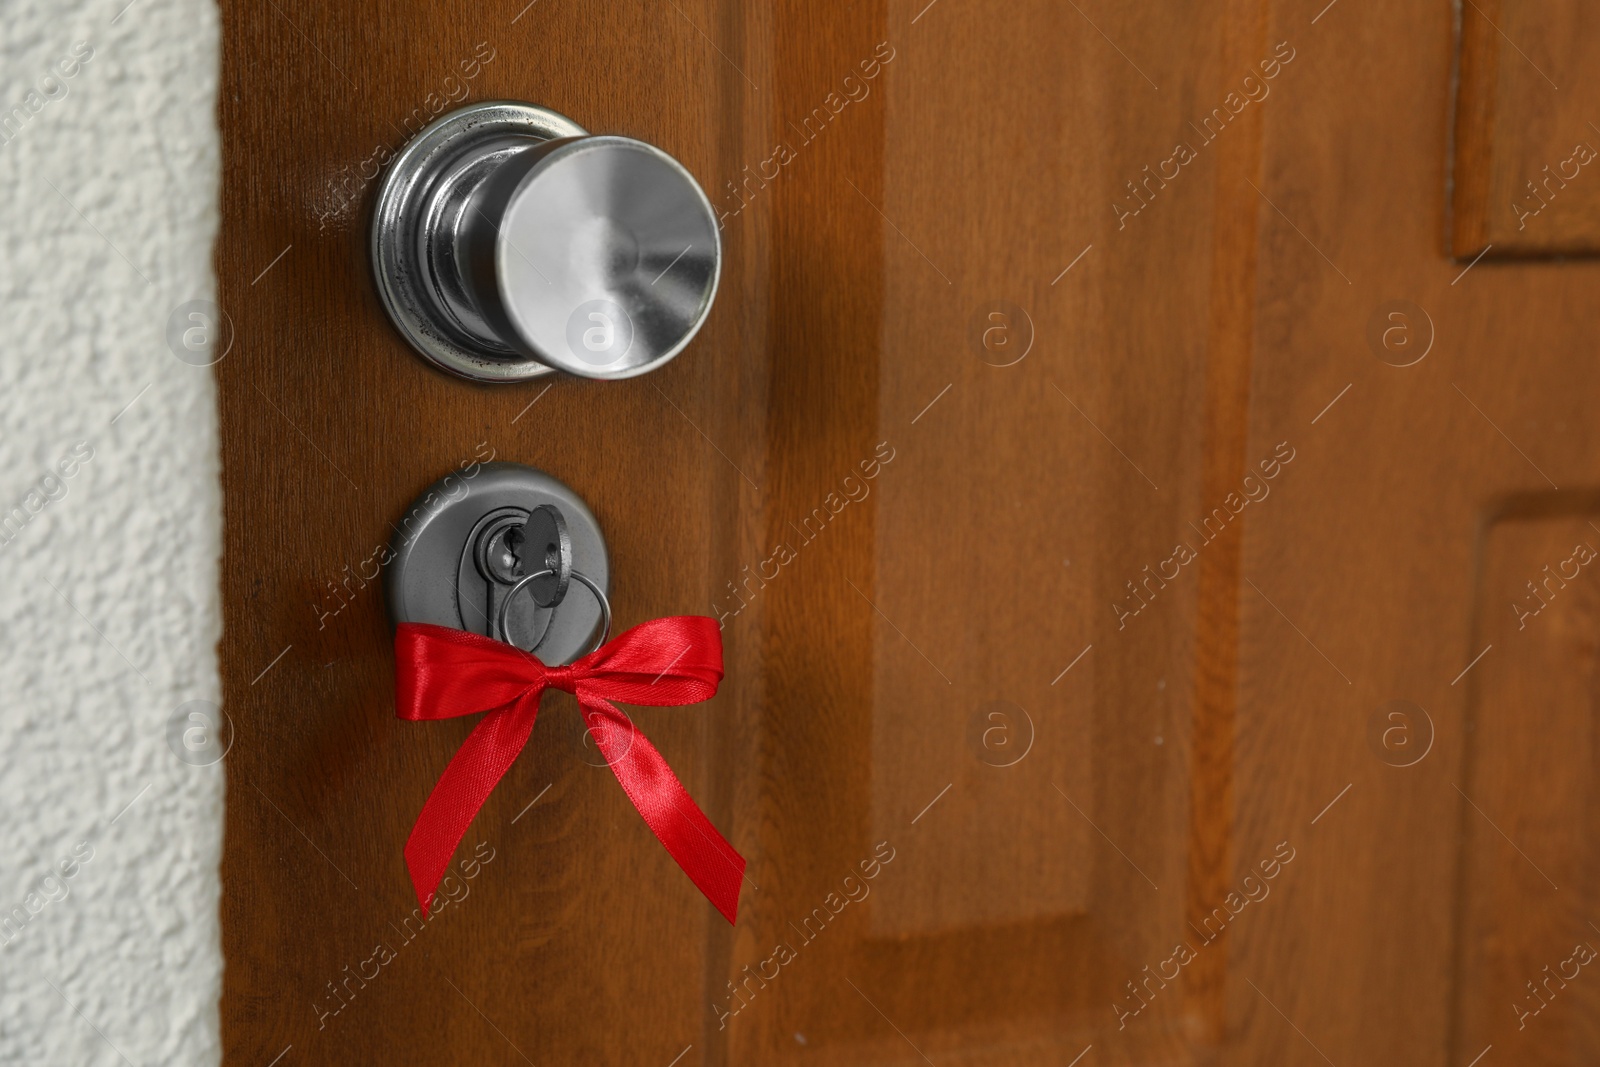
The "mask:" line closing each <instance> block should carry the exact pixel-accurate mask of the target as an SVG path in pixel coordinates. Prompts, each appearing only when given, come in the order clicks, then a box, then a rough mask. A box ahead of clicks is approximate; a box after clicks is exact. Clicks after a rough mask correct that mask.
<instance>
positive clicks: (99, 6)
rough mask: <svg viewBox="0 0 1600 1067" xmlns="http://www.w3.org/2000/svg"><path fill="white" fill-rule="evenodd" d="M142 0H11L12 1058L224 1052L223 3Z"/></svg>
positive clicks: (0, 867) (4, 598) (7, 643)
mask: <svg viewBox="0 0 1600 1067" xmlns="http://www.w3.org/2000/svg"><path fill="white" fill-rule="evenodd" d="M126 2H127V0H56V2H38V0H24V2H18V0H0V240H3V242H4V252H3V254H0V523H3V520H4V518H5V515H6V514H7V513H10V515H11V527H10V531H9V532H8V531H7V529H6V528H5V527H4V526H3V525H0V1063H4V1064H23V1063H26V1064H30V1065H32V1064H72V1065H77V1064H107V1065H110V1064H123V1063H124V1062H127V1063H132V1064H139V1065H146V1064H150V1065H154V1064H163V1065H165V1064H202V1063H215V1062H217V1061H218V1060H219V1059H220V1051H219V1050H220V1046H219V1041H218V1022H217V998H218V993H219V990H220V980H221V969H222V959H221V947H220V940H219V931H218V917H217V908H218V900H219V893H220V891H219V881H218V874H217V865H218V860H219V857H220V853H221V837H222V794H223V778H222V775H223V767H222V765H221V764H214V765H211V766H190V765H188V764H186V763H184V762H182V761H180V760H179V759H178V758H177V756H175V755H174V751H173V749H172V747H171V746H169V743H168V740H167V720H168V718H169V716H171V714H172V712H173V710H174V709H175V708H177V707H178V706H179V705H181V704H183V703H184V702H186V701H190V700H197V699H198V700H211V701H215V700H217V699H218V692H219V688H218V678H217V664H216V651H215V646H216V641H217V637H218V634H219V630H220V605H219V602H218V601H219V593H218V574H217V556H218V552H219V550H220V544H221V494H220V487H219V484H218V474H219V471H218V459H217V455H218V450H217V426H216V413H215V408H216V404H215V396H214V387H213V382H212V372H211V371H210V370H207V369H205V368H203V367H195V366H191V365H189V364H186V363H184V362H180V360H179V359H178V358H176V357H175V356H174V355H173V353H172V352H171V351H170V350H169V346H168V343H167V340H166V332H167V318H168V315H169V313H170V312H171V310H172V309H173V308H174V307H176V306H177V305H180V304H182V303H184V302H186V301H189V300H193V299H210V298H214V282H213V279H212V273H211V243H212V240H213V238H214V236H215V232H216V219H217V196H218V188H217V187H218V181H219V173H220V170H219V162H218V157H219V147H218V135H217V131H216V119H215V95H216V86H217V66H218V25H217V23H218V20H217V12H216V10H215V9H214V7H213V5H212V3H211V0H135V2H134V3H133V4H132V5H131V6H128V7H127V9H126V10H123V7H124V5H125V4H126ZM78 42H84V44H82V45H79V48H78V53H79V54H80V55H82V54H86V49H92V50H93V55H92V58H89V59H88V60H87V62H83V61H81V60H80V61H77V62H74V61H73V59H72V57H73V54H74V52H73V46H74V45H75V44H77V43H78ZM63 59H65V60H66V62H65V63H62V64H61V65H59V66H58V63H60V61H62V60H63ZM67 70H70V71H72V72H73V73H72V76H71V77H66V76H64V74H63V73H62V72H63V71H67ZM17 109H20V110H17ZM7 121H9V126H5V125H3V124H4V123H5V122H7ZM130 402H131V407H130V406H128V405H129V404H130ZM125 407H126V411H124V410H123V409H124V408H125ZM119 412H121V416H120V418H119V417H117V416H118V413H119ZM90 450H92V458H88V459H87V460H85V459H84V458H83V457H84V456H85V455H86V454H87V453H88V452H89V451H90ZM63 469H66V470H71V471H72V476H71V477H63V476H62V474H61V471H62V470H63ZM52 497H54V498H55V499H51V498H52ZM19 507H20V508H21V511H20V512H18V511H14V510H13V509H16V508H19ZM19 516H20V518H19ZM12 533H14V536H12ZM136 798H137V799H136ZM130 802H132V806H131V807H128V808H127V810H126V811H125V812H124V811H122V809H123V808H124V807H125V806H127V805H129V804H130ZM119 812H121V814H120V816H119ZM75 848H76V850H77V853H76V856H75V854H74V850H75ZM90 850H92V858H90V859H88V861H87V862H80V860H81V857H83V856H85V855H88V854H89V852H90ZM63 863H64V864H65V869H66V870H67V871H69V872H71V874H72V876H71V877H70V878H66V877H63V875H62V866H61V865H62V864H63ZM63 894H64V895H63ZM52 897H56V898H60V899H51V898H52ZM18 909H20V910H18ZM8 920H9V922H10V923H11V926H10V927H7V926H6V925H5V923H6V922H7V921H8Z"/></svg>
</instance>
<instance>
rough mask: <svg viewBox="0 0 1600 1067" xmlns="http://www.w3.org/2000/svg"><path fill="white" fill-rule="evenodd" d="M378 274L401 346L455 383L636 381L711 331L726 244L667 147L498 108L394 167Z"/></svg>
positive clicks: (444, 132)
mask: <svg viewBox="0 0 1600 1067" xmlns="http://www.w3.org/2000/svg"><path fill="white" fill-rule="evenodd" d="M372 265H373V271H374V273H375V275H376V277H377V284H378V293H379V295H380V297H381V298H382V300H383V303H384V306H385V308H387V309H388V312H389V316H390V318H392V319H393V320H394V323H395V325H396V326H397V327H399V329H400V332H401V333H402V334H404V335H405V338H406V340H408V341H409V342H410V343H411V345H412V346H413V347H414V348H416V349H417V351H418V352H420V353H422V355H423V356H424V357H425V358H427V359H428V360H429V361H430V362H432V363H434V364H435V365H437V366H438V367H440V368H442V369H444V370H447V371H450V372H451V373H453V374H458V375H461V376H462V377H465V378H471V379H473V380H475V381H482V382H519V381H526V380H528V379H530V378H535V377H538V376H539V375H542V374H549V373H551V372H552V371H555V370H562V371H566V372H568V373H570V374H576V375H580V376H582V377H585V378H632V377H634V376H636V375H639V374H644V373H645V372H647V371H651V370H654V369H656V368H657V367H659V366H661V365H662V364H664V363H666V362H667V361H668V360H670V359H671V358H672V357H673V356H676V355H677V354H678V353H679V352H681V351H683V349H684V347H685V346H687V345H688V343H689V341H690V340H691V339H692V338H693V337H694V335H695V333H696V331H698V330H699V329H700V326H701V324H702V323H703V322H705V319H706V316H707V314H709V313H710V311H711V301H712V299H713V298H714V297H715V296H716V291H717V280H718V277H719V276H720V274H721V270H722V243H721V239H720V237H719V235H718V231H717V222H716V216H715V214H714V213H713V211H712V209H711V203H710V201H708V200H707V199H706V195H705V193H704V192H702V191H701V189H700V186H699V185H698V184H697V183H696V182H695V180H694V178H693V176H691V175H690V174H689V172H688V171H687V170H685V169H684V168H683V166H682V165H681V164H680V163H678V161H677V160H675V159H673V158H672V157H671V156H669V155H667V154H666V153H665V152H663V151H661V150H660V149H659V148H656V147H654V146H653V145H649V144H646V143H645V142H643V141H636V140H634V139H632V138H630V137H616V136H604V135H593V134H589V133H588V132H586V131H585V130H584V129H583V128H582V127H581V126H579V125H578V124H577V123H575V122H573V121H572V120H571V119H568V118H566V117H564V116H562V115H558V114H556V113H555V112H554V111H549V110H547V109H545V108H540V107H534V106H533V105H531V104H519V103H514V102H509V101H499V102H492V103H482V104H472V105H469V106H467V107H464V108H461V109H460V110H458V111H453V112H451V113H449V114H447V115H442V116H440V117H439V118H438V119H436V120H435V121H434V122H433V123H432V124H430V125H429V126H428V127H427V128H426V129H424V130H423V131H422V132H421V133H419V134H418V135H417V136H416V138H415V139H413V140H412V141H411V143H410V144H408V145H407V146H406V147H405V149H404V150H402V151H401V153H400V154H399V155H398V156H396V157H395V159H394V161H393V163H391V164H390V168H389V173H388V175H387V176H386V177H385V178H384V181H383V185H382V187H381V188H380V189H379V192H378V201H377V206H376V208H375V210H374V212H373V218H372Z"/></svg>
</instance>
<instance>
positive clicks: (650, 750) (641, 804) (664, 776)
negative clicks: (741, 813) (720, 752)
mask: <svg viewBox="0 0 1600 1067" xmlns="http://www.w3.org/2000/svg"><path fill="white" fill-rule="evenodd" d="M578 702H579V703H580V704H582V706H583V721H584V724H585V725H586V726H588V728H589V733H590V734H591V735H592V736H593V737H594V741H595V744H596V745H598V746H599V748H600V753H601V755H603V756H605V758H606V763H607V764H609V765H610V767H611V771H612V773H613V774H615V775H616V776H617V781H618V782H619V783H621V785H622V789H623V792H625V793H627V794H628V799H629V800H631V801H632V802H633V806H634V807H635V808H637V809H638V811H639V814H640V816H642V817H643V818H644V821H645V824H646V825H647V826H649V827H650V831H651V832H652V833H654V834H655V835H656V839H657V840H658V841H660V842H661V844H662V845H663V846H664V847H665V848H666V850H667V852H668V854H670V855H671V856H672V858H673V859H674V860H675V861H677V864H678V866H679V867H682V868H683V873H684V874H687V875H688V876H689V879H690V881H692V882H694V884H695V885H696V886H697V887H698V888H699V890H700V892H702V893H704V894H705V896H706V899H707V900H709V901H711V903H712V904H713V905H714V906H715V907H716V909H717V910H718V911H720V912H721V913H722V917H723V918H725V919H727V920H728V922H730V923H732V922H734V921H735V919H737V917H738V914H739V884H740V881H741V880H742V879H743V878H744V867H745V863H744V857H743V856H741V855H739V853H738V852H736V851H735V850H734V847H733V846H732V845H730V844H728V842H727V839H726V838H724V837H723V836H722V835H721V834H720V833H718V832H717V828H716V827H715V826H713V825H711V820H710V819H708V818H706V815H705V812H703V811H701V810H700V807H699V805H697V804H696V803H695V802H694V798H692V797H690V796H689V792H688V790H686V789H684V788H683V783H682V782H680V781H678V776H677V775H675V774H673V773H672V768H671V767H669V766H667V761H666V760H665V759H664V758H662V755H661V753H659V752H657V751H656V749H655V746H654V745H652V744H651V743H650V742H649V741H648V740H646V739H645V736H644V735H643V734H642V733H640V732H639V728H638V727H636V726H634V724H633V722H632V720H630V719H629V718H628V717H627V716H626V715H624V714H622V712H620V711H618V710H617V709H616V708H615V707H613V706H612V705H611V703H610V702H609V701H606V700H602V699H600V698H598V697H595V696H589V695H585V694H584V693H583V692H582V687H581V686H580V687H579V693H578Z"/></svg>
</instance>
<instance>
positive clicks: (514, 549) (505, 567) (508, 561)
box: [497, 526, 525, 578]
mask: <svg viewBox="0 0 1600 1067" xmlns="http://www.w3.org/2000/svg"><path fill="white" fill-rule="evenodd" d="M524 539H525V535H524V534H523V532H522V527H520V526H513V527H511V528H510V529H509V530H507V531H506V532H505V535H504V536H502V537H501V538H500V559H499V560H498V561H497V562H498V563H499V564H500V570H501V571H502V572H503V573H506V574H510V575H512V576H513V577H516V578H521V577H522V575H523V571H522V542H523V541H524Z"/></svg>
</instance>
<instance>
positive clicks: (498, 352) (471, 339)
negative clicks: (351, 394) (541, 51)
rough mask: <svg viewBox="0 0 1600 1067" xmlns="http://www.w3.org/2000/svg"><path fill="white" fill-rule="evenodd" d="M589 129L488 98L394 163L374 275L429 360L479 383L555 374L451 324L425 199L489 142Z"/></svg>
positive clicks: (436, 128) (384, 195) (376, 214)
mask: <svg viewBox="0 0 1600 1067" xmlns="http://www.w3.org/2000/svg"><path fill="white" fill-rule="evenodd" d="M587 132H588V131H586V130H585V129H584V128H583V127H582V126H579V125H578V124H577V123H576V122H573V121H572V120H571V119H569V118H567V117H566V116H565V115H561V114H558V113H557V112H554V111H551V110H549V109H548V108H542V107H535V106H533V105H532V104H521V103H516V102H514V101H504V100H501V101H488V102H485V103H480V104H472V105H469V106H467V107H464V108H461V109H459V110H457V111H452V112H450V113H449V114H447V115H442V116H440V117H439V118H437V119H435V120H434V121H433V122H432V123H431V124H429V125H428V126H427V127H426V128H424V129H423V131H422V132H421V133H419V134H417V136H416V137H415V138H414V139H413V140H412V141H411V143H410V144H408V145H406V147H405V148H404V149H403V150H402V151H401V152H400V154H399V155H398V156H396V157H395V159H394V162H393V163H391V164H390V166H389V173H388V175H387V176H385V178H384V180H383V185H382V186H381V187H380V188H379V190H378V199H377V204H376V206H375V207H374V209H373V216H372V270H373V275H374V276H375V279H376V281H377V286H378V295H379V298H380V299H381V300H382V301H383V306H384V308H385V310H387V311H388V312H389V317H390V318H391V319H392V320H393V321H394V324H395V326H396V327H397V328H398V329H399V330H400V333H401V334H402V335H403V336H404V337H405V339H406V340H407V341H408V342H410V344H411V346H412V347H413V348H415V349H416V350H417V351H418V352H420V353H421V354H422V355H423V357H424V358H425V359H427V360H428V361H429V362H430V363H432V364H434V365H435V366H437V367H439V368H440V369H441V370H446V371H449V372H450V373H451V374H456V375H459V376H461V377H464V378H470V379H472V380H473V381H479V382H525V381H529V380H531V379H533V378H538V377H540V376H542V375H546V374H554V373H555V368H553V367H549V366H546V365H545V364H543V363H540V362H538V361H536V360H531V359H528V358H526V357H525V356H524V355H522V354H521V353H519V352H512V351H509V350H506V349H504V348H502V347H500V346H498V345H493V344H492V343H489V342H485V341H484V340H483V339H482V338H480V337H476V336H474V335H473V334H471V333H470V332H468V331H467V330H464V329H462V328H461V326H460V325H459V324H458V323H456V322H454V321H452V316H451V315H450V313H449V312H448V310H446V308H445V307H444V305H443V299H442V297H441V295H440V294H439V292H438V289H437V286H436V284H435V281H434V279H433V277H432V269H431V267H430V265H429V263H428V261H427V250H428V248H429V247H430V243H431V242H432V241H433V240H434V238H435V237H436V236H439V233H438V231H440V230H441V229H442V228H443V225H444V224H443V223H442V222H441V220H440V219H439V217H438V216H437V215H436V214H435V213H434V212H431V211H429V210H428V206H427V203H426V202H427V201H428V200H430V199H432V198H433V197H434V195H435V193H436V192H437V191H438V188H439V186H440V183H441V182H443V181H446V180H448V178H449V176H450V175H451V174H452V172H453V171H454V170H455V169H456V168H457V167H458V166H459V164H460V163H461V161H462V160H463V159H464V158H467V157H469V156H472V155H475V154H478V153H480V152H482V151H483V150H484V148H485V146H486V145H492V144H494V143H496V142H503V143H505V144H507V145H512V144H515V143H517V142H519V141H520V142H525V143H538V142H542V141H551V140H555V139H558V138H562V137H581V136H583V135H584V134H585V133H587Z"/></svg>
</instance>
